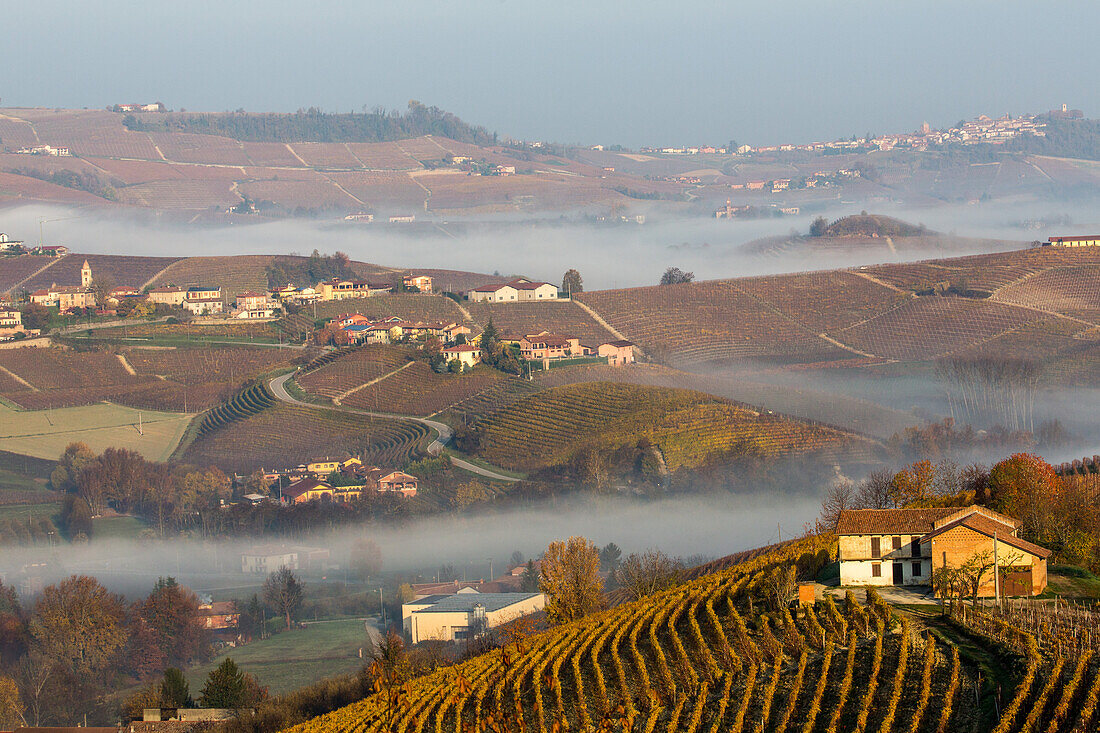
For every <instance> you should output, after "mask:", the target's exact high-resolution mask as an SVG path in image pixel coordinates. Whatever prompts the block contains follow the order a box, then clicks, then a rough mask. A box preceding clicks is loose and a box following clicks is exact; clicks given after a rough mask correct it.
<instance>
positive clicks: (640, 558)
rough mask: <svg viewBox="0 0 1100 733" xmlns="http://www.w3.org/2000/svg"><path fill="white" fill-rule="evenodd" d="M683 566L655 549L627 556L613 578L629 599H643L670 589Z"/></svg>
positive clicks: (681, 572) (678, 577) (677, 579)
mask: <svg viewBox="0 0 1100 733" xmlns="http://www.w3.org/2000/svg"><path fill="white" fill-rule="evenodd" d="M683 571H684V565H683V563H682V562H680V561H679V560H674V559H673V558H671V557H669V556H668V555H666V554H665V553H663V552H661V551H660V550H657V549H649V550H646V551H645V552H643V553H641V554H638V553H636V552H634V553H631V554H630V555H628V556H627V558H626V560H623V561H622V563H620V564H619V567H618V569H617V570H616V571H615V577H616V578H617V579H618V581H619V585H620V586H622V587H623V588H624V589H626V591H627V592H628V593H630V595H631V597H633V598H634V599H638V598H644V597H645V596H648V595H650V594H653V593H656V592H658V591H661V590H664V589H665V588H670V587H672V586H673V585H676V583H677V582H678V581H679V579H680V576H681V575H682V574H683Z"/></svg>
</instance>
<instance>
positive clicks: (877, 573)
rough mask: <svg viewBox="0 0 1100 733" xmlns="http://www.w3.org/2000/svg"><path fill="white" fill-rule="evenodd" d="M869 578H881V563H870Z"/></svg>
mask: <svg viewBox="0 0 1100 733" xmlns="http://www.w3.org/2000/svg"><path fill="white" fill-rule="evenodd" d="M871 577H872V578H881V577H882V563H880V562H873V563H871Z"/></svg>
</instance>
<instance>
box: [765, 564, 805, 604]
mask: <svg viewBox="0 0 1100 733" xmlns="http://www.w3.org/2000/svg"><path fill="white" fill-rule="evenodd" d="M761 587H762V588H763V590H764V596H765V598H766V600H767V602H768V605H770V606H771V607H772V609H773V610H775V611H779V610H781V609H783V608H786V607H787V605H788V604H790V602H791V599H792V598H794V595H795V593H796V592H798V572H797V571H796V570H795V567H794V565H785V566H784V565H780V566H778V567H775V568H773V569H772V570H771V572H769V573H767V574H765V575H764V580H763V582H762V584H761Z"/></svg>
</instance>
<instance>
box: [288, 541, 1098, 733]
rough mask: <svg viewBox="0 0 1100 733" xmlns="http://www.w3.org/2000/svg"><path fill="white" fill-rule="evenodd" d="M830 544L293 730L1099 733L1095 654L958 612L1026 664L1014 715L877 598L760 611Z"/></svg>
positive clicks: (986, 641) (589, 622)
mask: <svg viewBox="0 0 1100 733" xmlns="http://www.w3.org/2000/svg"><path fill="white" fill-rule="evenodd" d="M829 545H830V543H829V541H828V540H827V539H826V538H822V537H813V538H809V539H806V540H800V541H798V542H795V543H791V544H788V545H784V546H782V547H780V548H778V549H775V550H773V551H771V552H769V553H767V554H764V555H762V556H757V557H754V558H751V559H747V560H744V561H742V562H740V563H738V564H735V565H733V566H732V567H729V568H727V569H724V570H722V571H719V572H714V573H711V574H708V575H705V576H703V577H700V578H698V579H696V580H693V581H690V582H687V583H685V584H683V585H680V586H678V587H675V588H673V589H671V590H668V591H665V592H661V593H657V594H654V595H652V596H649V597H647V598H644V599H642V600H640V601H635V602H631V603H626V604H623V605H620V606H617V607H615V608H613V609H611V610H608V611H603V612H600V613H596V614H593V615H591V616H588V617H586V618H583V619H581V620H578V621H573V622H570V623H566V624H562V625H560V626H557V627H555V628H552V629H550V630H549V631H546V632H543V633H539V634H536V635H532V636H528V637H526V638H522V637H521V640H520V641H515V642H511V643H508V644H507V645H506V647H505V648H504V649H498V650H495V651H492V652H490V653H487V654H484V655H481V656H478V657H474V658H472V659H470V660H468V661H465V662H462V663H460V664H458V665H455V666H454V667H445V668H442V669H440V670H438V671H436V672H434V673H432V674H429V675H426V676H423V677H419V678H416V679H412V680H410V681H409V682H408V683H407V686H405V687H404V694H402V695H400V696H396V703H394V702H391V701H392V700H393V699H394V698H391V697H390V696H388V695H385V694H380V695H375V696H372V697H369V698H366V699H364V700H362V701H360V702H357V703H354V704H352V705H350V706H348V707H346V708H343V709H341V710H338V711H335V712H333V713H330V714H328V715H325V716H322V717H319V718H316V719H314V720H312V721H309V722H307V723H304V724H301V725H299V726H297V727H296V728H293V729H291V730H293V731H294V732H295V733H319V732H320V731H326V732H328V731H334V732H336V733H353V732H354V733H358V732H359V731H383V730H385V731H402V732H404V731H426V730H435V731H444V730H445V731H458V730H466V729H474V730H479V729H482V728H481V727H482V726H484V725H488V726H493V727H492V728H491V729H494V730H535V731H543V730H551V729H554V730H561V729H570V730H592V729H599V730H633V731H646V732H647V733H648V732H652V731H657V730H660V731H668V732H669V733H675V732H676V731H688V732H689V733H699V732H706V733H711V732H713V733H717V732H718V731H723V732H724V731H733V732H736V733H742V732H746V731H754V732H755V733H764V732H765V731H803V732H804V733H815V732H835V731H880V732H881V733H903V732H904V733H917V732H922V731H940V732H943V731H979V732H982V733H985V732H987V731H991V730H994V729H995V730H996V731H997V733H1016V732H1018V731H1021V732H1022V731H1047V732H1048V733H1062V732H1063V731H1064V732H1065V733H1069V731H1089V730H1095V724H1096V722H1097V716H1098V711H1097V709H1096V707H1097V704H1096V701H1097V689H1098V687H1100V675H1098V674H1097V667H1096V664H1095V663H1094V662H1093V661H1092V659H1091V655H1085V656H1081V657H1076V658H1074V657H1069V658H1058V657H1056V656H1054V655H1051V656H1048V657H1042V656H1039V655H1037V654H1035V653H1034V651H1035V647H1034V644H1035V640H1034V637H1030V634H1028V633H1027V632H1026V631H1023V630H1022V629H1019V628H1017V627H1013V626H1011V625H1008V624H1004V623H1001V625H999V626H998V625H996V624H995V623H992V622H990V623H984V624H983V623H978V622H975V621H974V619H973V618H972V617H967V618H960V619H959V620H958V623H960V624H961V625H963V626H965V627H966V628H968V629H969V630H970V632H971V633H972V634H974V637H973V638H974V639H976V642H975V643H977V644H978V645H980V647H982V648H983V649H986V650H996V651H997V652H998V653H1001V654H1005V655H1007V656H1008V657H1009V658H1012V657H1016V658H1018V659H1020V661H1021V664H1020V665H1019V667H1018V668H1017V667H1014V666H1006V667H1004V668H1003V671H1002V672H1001V674H1003V675H1004V684H1005V687H1004V690H1003V694H1004V698H1003V703H1002V705H1001V709H1000V713H1001V715H1000V719H999V720H998V716H997V712H998V711H997V710H996V709H995V708H994V705H993V701H992V700H991V697H990V696H989V695H988V694H985V695H981V696H976V695H975V694H974V691H975V690H978V689H980V685H979V684H978V682H979V681H978V677H979V674H982V676H984V673H979V670H978V669H976V668H975V667H974V666H972V664H971V662H970V661H969V658H965V659H964V657H963V656H962V655H960V653H959V649H958V648H956V647H953V646H952V645H951V644H950V643H948V642H945V641H941V640H940V638H937V636H935V635H933V634H931V633H928V632H927V631H925V630H924V629H922V628H921V627H920V622H919V620H913V619H910V618H907V617H904V616H899V615H897V613H896V612H894V611H893V610H892V609H891V608H890V607H889V606H888V605H887V604H886V603H884V602H882V600H881V599H880V598H878V597H877V596H875V595H873V594H872V595H871V597H870V598H869V599H868V604H867V605H863V604H861V603H859V602H858V601H857V599H856V597H855V596H854V595H853V594H851V593H849V594H848V596H847V597H846V598H845V599H843V600H841V601H840V602H837V601H834V600H833V599H832V598H825V599H823V600H819V601H818V602H817V603H816V604H815V605H814V606H812V607H808V608H805V609H800V610H798V611H797V612H794V611H787V610H782V611H779V612H775V611H771V612H767V613H760V611H759V609H760V608H761V606H762V604H763V601H762V594H763V586H764V582H765V578H766V577H767V575H768V574H769V573H771V572H772V571H773V569H774V568H777V567H783V566H790V565H793V564H795V563H796V562H799V560H800V558H801V559H803V560H805V558H807V557H812V556H814V555H815V554H816V553H818V552H820V551H822V550H828V548H829ZM750 599H752V602H751V603H750ZM754 609H755V610H754ZM1027 638H1031V645H1030V646H1028V645H1027V643H1026V639H1027ZM1020 647H1023V648H1025V649H1026V651H1024V652H1022V653H1020V652H1018V651H1016V649H1018V648H1020Z"/></svg>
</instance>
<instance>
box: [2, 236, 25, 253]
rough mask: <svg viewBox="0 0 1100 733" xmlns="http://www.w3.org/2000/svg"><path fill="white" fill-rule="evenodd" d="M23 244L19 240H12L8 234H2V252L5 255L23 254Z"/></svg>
mask: <svg viewBox="0 0 1100 733" xmlns="http://www.w3.org/2000/svg"><path fill="white" fill-rule="evenodd" d="M22 251H23V243H22V242H21V241H19V240H18V239H10V238H8V235H7V234H4V233H3V232H0V252H2V253H4V254H10V253H12V252H22Z"/></svg>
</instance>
